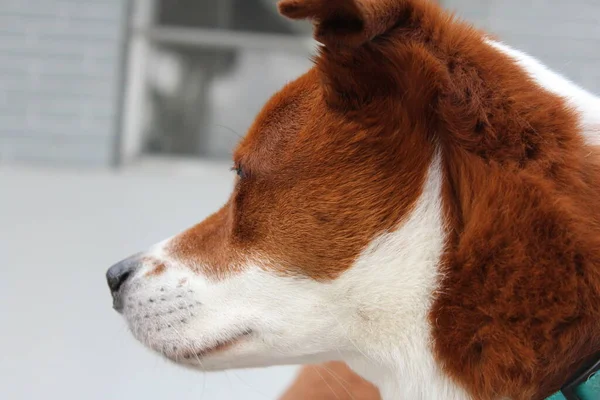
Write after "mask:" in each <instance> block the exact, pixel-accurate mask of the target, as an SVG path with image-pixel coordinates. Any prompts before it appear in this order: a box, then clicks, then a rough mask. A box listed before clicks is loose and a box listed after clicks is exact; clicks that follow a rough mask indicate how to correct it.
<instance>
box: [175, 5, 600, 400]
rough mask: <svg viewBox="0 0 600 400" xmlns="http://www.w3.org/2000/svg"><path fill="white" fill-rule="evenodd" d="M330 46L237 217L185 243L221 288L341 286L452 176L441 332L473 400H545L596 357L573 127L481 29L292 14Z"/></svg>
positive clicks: (593, 279) (596, 273) (590, 167)
mask: <svg viewBox="0 0 600 400" xmlns="http://www.w3.org/2000/svg"><path fill="white" fill-rule="evenodd" d="M280 10H281V11H282V13H284V14H285V15H287V16H289V17H292V18H311V19H313V20H314V21H315V35H316V38H317V39H318V40H320V41H321V42H322V43H323V44H324V45H325V46H324V47H323V48H322V50H321V52H320V54H319V56H318V57H317V59H316V66H315V68H314V69H313V70H312V71H310V72H309V73H307V74H306V75H305V76H303V77H301V78H300V79H299V80H297V81H296V82H294V83H292V84H290V85H288V86H287V87H286V88H284V89H283V91H282V92H281V93H279V94H278V95H276V96H275V97H274V98H273V99H272V100H271V101H270V102H269V103H268V104H267V106H266V107H265V109H264V111H263V112H262V113H261V114H260V115H259V117H258V119H257V121H256V123H255V125H254V126H253V127H252V128H251V130H250V132H249V134H248V136H247V137H246V138H245V139H244V140H243V142H242V143H241V144H240V146H239V148H238V150H237V151H236V154H235V158H234V161H235V164H236V166H237V167H238V168H239V169H240V170H241V171H242V175H243V177H242V178H241V179H240V180H239V182H238V183H237V186H236V188H235V191H234V194H233V196H232V197H231V199H230V201H229V203H228V204H227V205H226V206H225V207H224V208H223V209H222V210H221V211H219V212H218V213H217V214H215V215H214V216H212V217H211V218H209V219H208V220H207V221H205V222H204V223H203V224H201V225H199V226H197V227H195V228H193V229H191V230H190V231H188V232H187V233H185V234H183V235H182V236H180V237H179V238H178V239H176V240H175V241H174V242H173V246H172V248H171V249H170V250H171V253H172V254H173V255H174V256H176V257H179V258H181V259H184V260H185V261H186V262H188V263H192V264H194V265H196V266H197V267H198V268H202V269H203V270H204V272H205V273H208V274H209V275H210V276H212V277H214V278H215V279H219V278H222V277H224V276H226V275H228V274H231V273H235V272H236V271H237V270H239V268H240V267H241V265H242V262H243V261H245V259H246V258H252V257H253V256H255V255H256V256H261V255H262V256H263V257H265V256H266V257H268V259H269V260H270V261H271V262H272V265H270V266H268V267H270V268H276V269H277V270H278V271H279V272H281V273H284V274H300V275H304V276H308V277H312V278H313V279H317V280H330V279H335V277H337V276H338V275H339V274H340V273H341V272H343V271H344V270H346V269H347V268H348V267H349V266H350V265H352V262H353V261H354V259H355V258H356V257H357V255H358V254H359V253H360V252H361V250H362V249H364V248H365V246H366V245H367V244H368V243H369V242H370V241H371V240H372V239H373V238H374V237H376V236H377V235H379V234H381V233H382V232H385V231H388V230H392V229H393V228H394V227H396V226H397V225H398V223H399V222H400V221H401V220H402V218H403V217H404V216H406V215H407V214H408V213H409V212H410V209H411V207H412V205H413V204H414V202H415V200H416V199H417V198H418V197H419V195H420V192H421V187H422V184H423V182H424V178H425V174H426V171H427V167H428V166H429V164H430V162H431V160H432V157H433V154H434V152H435V148H436V147H437V148H438V149H439V151H440V152H441V155H442V157H443V160H444V171H445V188H444V206H445V211H446V219H447V225H448V235H449V238H448V243H447V251H446V254H445V257H444V265H443V269H444V271H443V272H444V276H445V278H444V280H443V281H442V282H441V287H440V291H439V293H438V294H437V298H436V300H435V304H434V307H433V309H432V311H431V323H432V326H433V334H434V339H435V343H434V348H435V353H436V356H437V358H438V361H439V362H440V364H441V365H442V366H443V368H444V369H445V371H446V372H447V373H448V374H449V375H450V376H451V377H452V378H454V379H455V380H456V381H457V382H458V383H459V384H461V385H462V386H464V387H465V389H466V390H467V391H468V392H469V393H471V394H472V395H473V396H474V397H475V398H477V399H495V398H499V397H502V396H506V397H511V398H514V399H541V398H543V397H544V396H547V395H549V394H551V393H552V392H553V391H555V390H557V389H558V388H559V387H560V386H561V384H563V383H564V381H565V379H566V378H567V377H568V376H569V375H570V374H571V373H572V372H573V371H574V370H575V369H576V367H577V366H578V365H579V364H580V363H581V362H582V360H583V359H584V358H585V357H587V356H589V355H590V354H591V353H592V352H594V351H595V350H597V349H598V348H599V347H600V335H598V332H599V329H600V326H599V321H600V312H599V311H598V304H600V269H599V268H600V214H599V213H598V211H597V210H599V209H600V162H599V157H598V150H597V149H593V148H590V147H588V146H586V145H585V144H584V143H583V140H582V138H581V136H580V135H579V127H578V121H577V115H576V114H575V113H574V112H573V111H572V110H570V109H569V108H568V107H567V106H566V105H565V103H564V100H563V99H561V98H559V97H557V96H555V95H553V94H550V93H548V92H546V91H544V90H543V89H542V88H541V87H539V86H537V85H536V84H535V83H534V82H533V81H531V80H530V79H529V78H528V77H527V75H526V74H525V73H524V72H523V71H522V70H520V69H519V68H518V67H517V65H516V64H515V63H514V62H513V61H511V60H510V59H509V58H507V57H506V56H504V55H502V54H500V53H498V52H496V51H495V50H493V49H492V48H491V47H489V46H488V45H487V44H486V43H484V36H483V35H482V34H481V33H480V32H478V31H476V30H475V29H473V28H471V27H470V26H467V25H465V24H463V23H460V22H457V21H455V20H453V19H452V18H451V17H450V16H448V15H447V14H445V13H443V12H442V11H441V10H440V9H439V7H438V6H436V5H434V4H432V3H429V2H426V1H419V0H283V1H281V3H280Z"/></svg>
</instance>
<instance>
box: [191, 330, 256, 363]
mask: <svg viewBox="0 0 600 400" xmlns="http://www.w3.org/2000/svg"><path fill="white" fill-rule="evenodd" d="M252 334H253V331H252V330H251V329H247V330H244V331H242V332H240V333H239V334H237V335H232V336H231V338H229V339H226V340H219V341H217V342H216V343H215V344H213V345H211V346H207V347H204V348H201V349H200V350H198V349H193V350H187V351H186V352H184V353H183V356H182V358H183V359H184V360H185V361H187V362H192V363H193V362H194V361H196V362H201V359H202V358H205V357H208V356H210V355H213V354H216V353H220V352H223V351H226V350H228V349H230V348H232V347H233V346H235V345H236V344H238V343H240V342H241V341H243V340H244V339H246V338H248V337H249V336H251V335H252Z"/></svg>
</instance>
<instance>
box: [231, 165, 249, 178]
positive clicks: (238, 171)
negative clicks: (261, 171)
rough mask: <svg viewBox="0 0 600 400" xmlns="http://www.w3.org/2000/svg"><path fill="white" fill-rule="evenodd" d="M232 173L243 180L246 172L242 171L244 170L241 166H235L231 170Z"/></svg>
mask: <svg viewBox="0 0 600 400" xmlns="http://www.w3.org/2000/svg"><path fill="white" fill-rule="evenodd" d="M231 170H232V171H235V173H236V174H237V175H238V176H239V177H240V178H245V177H246V172H245V171H244V168H243V167H242V165H241V164H236V165H234V166H233V167H232V168H231Z"/></svg>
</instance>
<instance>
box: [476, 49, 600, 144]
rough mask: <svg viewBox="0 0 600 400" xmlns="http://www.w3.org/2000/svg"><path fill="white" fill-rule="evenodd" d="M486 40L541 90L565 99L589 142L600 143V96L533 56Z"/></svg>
mask: <svg viewBox="0 0 600 400" xmlns="http://www.w3.org/2000/svg"><path fill="white" fill-rule="evenodd" d="M487 43H488V44H489V45H491V46H492V47H494V48H495V49H497V50H499V51H501V52H502V53H504V54H506V55H508V56H509V57H510V58H512V59H514V60H515V61H516V62H517V64H518V65H520V66H521V67H522V68H523V69H524V70H525V71H526V72H527V74H529V76H530V77H531V78H532V79H533V80H534V81H535V82H537V83H538V84H539V85H540V86H542V87H543V88H544V89H546V90H548V91H550V92H552V93H554V94H557V95H559V96H561V97H563V98H565V99H566V100H567V102H568V104H569V105H570V106H571V107H573V108H574V109H575V110H577V111H578V112H579V115H580V118H581V120H580V127H581V132H582V135H583V137H584V139H585V140H586V142H587V143H588V144H591V145H600V98H599V97H597V96H594V95H593V94H591V93H589V92H588V91H586V90H584V89H582V88H580V87H579V86H577V85H576V84H574V83H573V82H571V81H569V80H568V79H566V78H565V77H563V76H561V75H559V74H557V73H556V72H554V71H551V70H550V69H548V67H546V66H545V65H543V64H542V63H540V62H539V61H538V60H536V59H535V58H533V57H531V56H530V55H528V54H525V53H524V52H522V51H519V50H515V49H513V48H511V47H509V46H507V45H506V44H503V43H499V42H496V41H493V40H487Z"/></svg>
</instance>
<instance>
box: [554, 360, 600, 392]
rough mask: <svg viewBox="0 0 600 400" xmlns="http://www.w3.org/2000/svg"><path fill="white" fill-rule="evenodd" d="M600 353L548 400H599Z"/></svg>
mask: <svg viewBox="0 0 600 400" xmlns="http://www.w3.org/2000/svg"><path fill="white" fill-rule="evenodd" d="M599 399H600V353H598V354H596V356H595V357H594V359H593V360H592V362H591V363H590V364H587V365H586V366H584V367H583V368H582V369H581V370H580V371H579V372H578V373H577V374H575V375H574V376H573V378H571V379H570V380H569V383H567V384H566V385H565V386H564V387H563V388H562V389H561V390H560V391H558V392H556V393H554V394H553V395H552V396H550V397H548V399H546V400H599Z"/></svg>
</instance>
